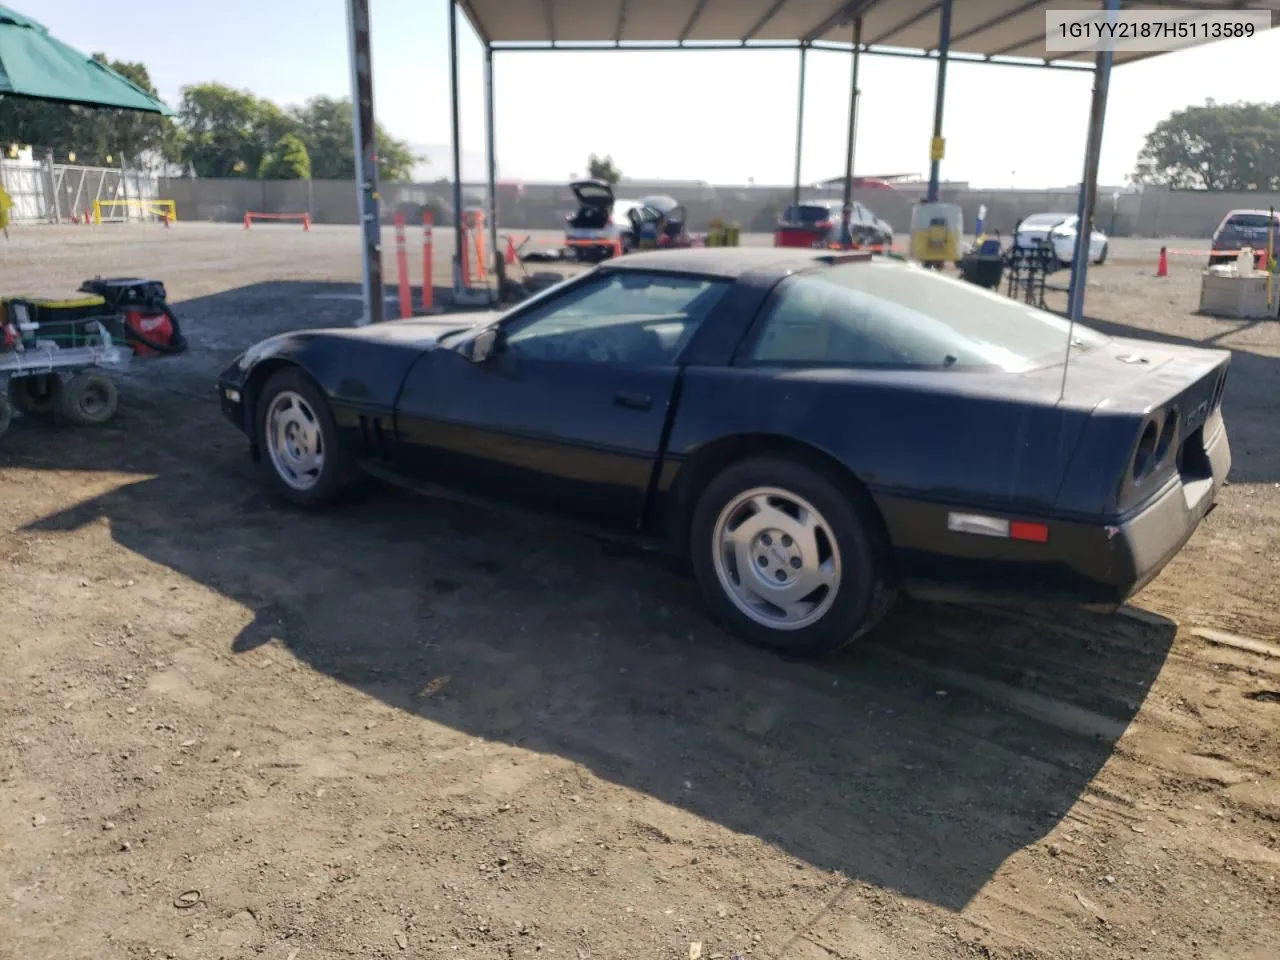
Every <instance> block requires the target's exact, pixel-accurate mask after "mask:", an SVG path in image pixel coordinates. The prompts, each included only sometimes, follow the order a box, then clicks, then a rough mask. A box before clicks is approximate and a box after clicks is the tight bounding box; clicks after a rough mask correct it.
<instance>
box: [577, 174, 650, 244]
mask: <svg viewBox="0 0 1280 960" xmlns="http://www.w3.org/2000/svg"><path fill="white" fill-rule="evenodd" d="M569 189H570V190H572V191H573V195H574V196H575V197H576V198H577V200H578V209H577V212H575V213H573V214H571V215H570V216H569V217H567V218H566V220H565V231H564V243H565V246H566V247H567V248H568V249H569V250H570V251H571V252H572V253H573V255H574V256H576V257H577V258H578V259H579V260H585V261H587V262H589V263H598V262H600V261H601V260H603V259H605V258H606V257H609V256H610V255H612V253H613V249H614V247H613V245H614V242H615V241H616V242H617V243H619V244H620V245H621V247H622V252H623V253H630V252H631V250H632V249H633V248H634V247H635V245H636V236H635V227H634V223H633V218H632V213H633V212H639V211H640V210H643V209H644V206H645V205H644V203H643V202H642V201H639V200H619V199H618V198H616V197H615V196H614V195H613V187H611V186H609V184H607V183H605V182H604V181H602V180H578V181H575V182H574V183H571V184H569Z"/></svg>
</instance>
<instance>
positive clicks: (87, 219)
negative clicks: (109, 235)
mask: <svg viewBox="0 0 1280 960" xmlns="http://www.w3.org/2000/svg"><path fill="white" fill-rule="evenodd" d="M84 225H85V226H86V227H91V226H93V214H92V213H90V212H89V208H88V207H85V208H84Z"/></svg>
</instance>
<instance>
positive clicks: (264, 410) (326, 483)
mask: <svg viewBox="0 0 1280 960" xmlns="http://www.w3.org/2000/svg"><path fill="white" fill-rule="evenodd" d="M285 393H292V394H294V395H295V396H298V397H300V398H302V400H303V401H304V402H305V404H306V406H307V408H309V411H310V413H311V414H313V415H314V423H315V425H316V428H317V429H318V431H319V434H320V444H321V451H322V452H323V455H324V462H323V465H322V467H321V468H320V470H319V473H318V475H317V476H316V478H315V481H314V483H313V484H312V485H310V486H308V487H306V488H305V489H299V487H298V486H295V485H293V484H291V483H290V482H289V481H288V480H287V479H286V478H285V476H284V474H283V473H281V468H279V467H277V465H276V460H275V458H274V457H273V455H272V441H271V438H270V437H269V436H268V435H267V416H268V414H269V413H270V412H271V408H272V404H273V403H274V402H275V400H276V398H277V397H279V396H280V395H281V394H285ZM254 416H255V417H256V419H257V423H256V427H255V429H256V434H257V439H258V442H259V445H260V448H261V450H262V456H261V458H260V460H259V464H260V465H261V467H262V469H263V470H264V472H265V473H266V476H267V479H268V481H269V482H270V484H271V487H272V488H273V489H274V490H275V492H276V493H277V494H279V495H280V496H281V497H282V498H283V499H285V500H287V501H288V502H289V503H292V504H294V505H295V506H299V507H303V508H305V509H308V510H319V509H322V508H324V507H328V506H330V505H332V504H334V503H336V502H337V501H338V500H339V499H340V498H341V497H342V496H343V494H345V493H346V492H347V491H348V489H349V488H350V486H351V481H352V480H353V479H354V468H353V466H352V464H351V461H350V457H349V456H348V454H347V453H346V451H344V450H343V449H342V446H341V444H340V442H339V439H338V427H337V424H336V423H335V422H334V419H333V412H332V411H331V410H330V409H329V403H328V401H327V400H326V399H325V397H324V394H323V393H322V392H321V391H320V389H319V388H318V387H317V386H316V385H315V383H314V382H313V381H312V380H311V378H310V377H308V376H307V375H306V374H305V373H303V372H302V371H301V370H299V369H298V368H296V367H287V368H285V369H283V370H279V371H277V372H276V373H274V374H272V375H271V377H270V378H269V379H268V380H267V382H266V383H265V384H263V386H262V390H261V391H259V393H258V395H257V399H256V401H255V403H254Z"/></svg>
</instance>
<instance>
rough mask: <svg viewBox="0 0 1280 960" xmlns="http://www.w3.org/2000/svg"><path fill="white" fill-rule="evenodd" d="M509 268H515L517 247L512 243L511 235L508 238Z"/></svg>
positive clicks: (507, 257) (507, 259) (507, 256)
mask: <svg viewBox="0 0 1280 960" xmlns="http://www.w3.org/2000/svg"><path fill="white" fill-rule="evenodd" d="M506 261H507V266H509V267H510V266H513V265H514V264H515V262H516V245H515V244H514V243H512V242H511V237H510V235H508V236H507V255H506Z"/></svg>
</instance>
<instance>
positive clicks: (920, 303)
mask: <svg viewBox="0 0 1280 960" xmlns="http://www.w3.org/2000/svg"><path fill="white" fill-rule="evenodd" d="M766 310H767V315H766V318H765V321H764V323H763V325H762V327H761V330H760V334H759V336H758V338H757V339H756V342H755V344H754V346H753V347H752V348H751V353H750V359H751V361H753V362H756V363H773V364H790V365H797V364H800V365H835V366H873V367H969V368H973V367H997V368H999V369H1001V370H1006V371H1010V372H1021V371H1025V370H1031V369H1035V368H1036V367H1041V366H1045V365H1048V364H1051V363H1056V362H1060V361H1061V359H1062V357H1063V355H1064V353H1065V350H1066V343H1067V328H1068V322H1067V321H1066V320H1064V319H1063V318H1061V317H1059V316H1057V315H1056V314H1053V313H1049V312H1048V311H1045V310H1039V309H1037V308H1035V307H1032V306H1028V305H1027V304H1025V303H1019V302H1018V301H1016V300H1011V299H1009V298H1007V297H1003V296H1001V295H1000V294H998V293H992V292H990V291H988V290H984V289H983V288H981V287H978V286H976V285H974V284H971V283H965V282H963V281H961V280H955V279H952V278H950V277H947V276H945V275H943V274H940V273H937V272H935V271H932V270H925V269H922V268H920V267H914V266H911V265H908V264H904V263H899V262H896V261H870V262H862V263H848V264H842V265H840V266H836V267H831V268H827V269H820V270H814V271H810V272H807V273H802V274H797V275H795V276H793V277H790V278H788V279H787V280H784V281H783V282H782V283H781V284H780V285H779V286H778V288H777V290H776V291H775V293H774V295H773V297H772V299H771V302H770V304H769V306H768V307H767V308H766ZM1106 342H1107V338H1106V337H1104V336H1102V335H1101V334H1099V333H1096V332H1095V331H1093V330H1089V329H1087V328H1085V327H1082V326H1080V325H1079V324H1076V327H1075V339H1074V341H1073V349H1092V348H1094V347H1097V346H1099V345H1101V344H1104V343H1106Z"/></svg>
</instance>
